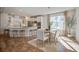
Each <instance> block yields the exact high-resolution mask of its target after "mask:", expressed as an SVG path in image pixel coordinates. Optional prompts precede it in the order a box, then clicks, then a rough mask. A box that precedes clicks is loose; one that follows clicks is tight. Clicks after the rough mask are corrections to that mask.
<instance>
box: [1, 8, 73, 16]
mask: <svg viewBox="0 0 79 59" xmlns="http://www.w3.org/2000/svg"><path fill="white" fill-rule="evenodd" d="M69 9H73V8H72V7H49V8H48V7H2V8H1V12H6V13H10V14H15V15H21V16H34V15H44V14H51V13H56V12H62V11H65V10H69Z"/></svg>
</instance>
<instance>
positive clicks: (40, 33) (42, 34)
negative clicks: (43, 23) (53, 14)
mask: <svg viewBox="0 0 79 59" xmlns="http://www.w3.org/2000/svg"><path fill="white" fill-rule="evenodd" d="M47 39H49V37H48V36H47V34H45V32H44V30H42V29H38V30H37V43H39V42H38V41H39V40H40V41H42V46H43V47H44V46H45V41H46V40H47Z"/></svg>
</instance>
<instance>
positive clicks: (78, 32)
mask: <svg viewBox="0 0 79 59" xmlns="http://www.w3.org/2000/svg"><path fill="white" fill-rule="evenodd" d="M76 20H77V21H76V22H77V23H76V40H77V41H78V42H79V8H76Z"/></svg>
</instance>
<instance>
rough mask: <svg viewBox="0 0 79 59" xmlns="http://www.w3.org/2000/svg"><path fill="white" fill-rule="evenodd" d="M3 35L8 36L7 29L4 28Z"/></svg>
mask: <svg viewBox="0 0 79 59" xmlns="http://www.w3.org/2000/svg"><path fill="white" fill-rule="evenodd" d="M4 35H5V36H7V35H8V37H9V29H4Z"/></svg>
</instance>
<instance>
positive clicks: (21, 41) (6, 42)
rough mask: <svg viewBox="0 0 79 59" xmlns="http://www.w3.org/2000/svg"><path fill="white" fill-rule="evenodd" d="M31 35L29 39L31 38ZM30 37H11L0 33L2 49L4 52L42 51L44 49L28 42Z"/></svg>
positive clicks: (0, 47) (0, 46) (0, 49)
mask: <svg viewBox="0 0 79 59" xmlns="http://www.w3.org/2000/svg"><path fill="white" fill-rule="evenodd" d="M31 38H33V37H30V38H29V39H30V40H31ZM27 41H28V38H9V37H8V36H4V35H0V51H3V52H38V51H39V52H42V50H40V49H38V48H36V47H34V46H32V45H30V44H28V43H27Z"/></svg>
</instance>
